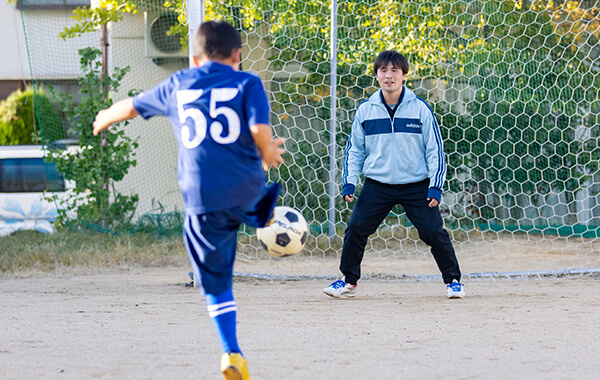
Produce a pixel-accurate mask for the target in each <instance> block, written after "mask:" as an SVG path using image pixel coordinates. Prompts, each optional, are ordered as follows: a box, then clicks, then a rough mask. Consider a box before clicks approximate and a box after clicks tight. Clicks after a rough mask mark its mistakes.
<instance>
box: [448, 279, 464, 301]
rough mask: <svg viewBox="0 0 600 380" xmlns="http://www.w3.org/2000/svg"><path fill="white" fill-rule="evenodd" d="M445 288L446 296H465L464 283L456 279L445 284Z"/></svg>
mask: <svg viewBox="0 0 600 380" xmlns="http://www.w3.org/2000/svg"><path fill="white" fill-rule="evenodd" d="M446 290H448V298H463V297H464V296H465V289H464V285H463V284H461V283H460V282H458V281H456V280H453V281H452V283H451V284H448V285H446Z"/></svg>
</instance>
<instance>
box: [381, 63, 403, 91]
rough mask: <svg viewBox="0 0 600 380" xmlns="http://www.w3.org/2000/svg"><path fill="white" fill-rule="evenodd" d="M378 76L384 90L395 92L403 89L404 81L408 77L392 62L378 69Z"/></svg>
mask: <svg viewBox="0 0 600 380" xmlns="http://www.w3.org/2000/svg"><path fill="white" fill-rule="evenodd" d="M376 78H377V82H379V85H380V86H381V90H382V91H385V92H389V93H394V92H397V91H400V90H401V89H402V83H404V80H405V79H406V74H404V73H403V72H402V69H400V68H399V67H394V65H393V64H392V63H391V62H390V63H388V65H387V66H386V67H380V68H379V69H378V70H377V75H376Z"/></svg>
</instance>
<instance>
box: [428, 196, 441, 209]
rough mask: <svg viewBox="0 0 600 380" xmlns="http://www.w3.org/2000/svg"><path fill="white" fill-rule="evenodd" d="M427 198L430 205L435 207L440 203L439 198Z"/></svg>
mask: <svg viewBox="0 0 600 380" xmlns="http://www.w3.org/2000/svg"><path fill="white" fill-rule="evenodd" d="M427 200H428V201H429V207H431V208H434V207H435V206H437V205H439V204H440V202H438V200H437V199H435V198H427Z"/></svg>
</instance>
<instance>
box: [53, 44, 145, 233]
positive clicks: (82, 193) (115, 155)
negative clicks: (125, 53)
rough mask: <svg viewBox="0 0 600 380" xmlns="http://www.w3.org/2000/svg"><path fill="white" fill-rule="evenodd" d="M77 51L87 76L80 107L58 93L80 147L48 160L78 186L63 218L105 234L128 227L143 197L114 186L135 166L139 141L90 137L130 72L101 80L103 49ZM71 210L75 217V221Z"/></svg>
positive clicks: (116, 133) (119, 134)
mask: <svg viewBox="0 0 600 380" xmlns="http://www.w3.org/2000/svg"><path fill="white" fill-rule="evenodd" d="M79 53H80V55H81V68H82V71H83V72H84V76H82V77H79V78H78V81H79V84H80V85H81V90H80V92H81V101H80V103H79V104H75V103H74V102H73V99H72V96H71V95H70V94H67V95H64V94H57V93H56V94H55V96H56V98H57V99H58V101H59V103H60V104H61V106H62V107H63V111H64V112H65V113H66V115H67V119H68V120H69V122H70V123H71V126H70V133H71V134H72V135H75V136H77V137H78V139H79V148H78V149H75V150H67V151H63V150H54V151H52V152H51V155H50V158H49V160H50V161H51V162H56V168H57V170H58V171H59V172H61V173H63V174H64V176H65V179H66V180H68V181H74V183H75V189H74V191H73V193H72V194H71V195H70V196H69V198H68V199H67V200H66V201H65V202H64V204H63V209H62V210H61V217H62V218H61V219H62V220H63V221H64V222H66V223H67V224H68V225H70V226H71V225H75V226H88V227H91V228H96V229H100V230H103V231H111V230H118V229H124V228H129V227H130V220H131V218H132V216H133V214H134V212H135V208H136V205H137V202H138V199H139V197H138V195H137V194H134V195H123V194H120V193H119V192H118V191H117V189H116V188H115V182H118V181H120V180H122V179H123V177H124V176H125V175H126V174H127V172H128V171H129V168H131V167H133V166H135V165H136V161H135V159H134V157H135V152H134V149H136V148H137V147H138V143H137V141H134V140H132V139H131V138H130V137H128V136H127V135H125V133H124V131H123V130H122V129H118V128H113V129H110V130H107V131H106V132H104V133H102V134H101V135H99V136H94V135H93V133H92V124H93V122H94V119H95V117H96V114H97V113H98V111H100V110H102V109H104V108H107V107H109V106H110V105H111V104H112V101H111V99H110V98H109V97H108V95H107V94H109V92H111V91H116V90H117V89H118V88H119V84H120V81H121V80H122V79H123V76H124V75H125V74H126V73H127V72H128V71H129V68H125V69H119V68H115V69H114V74H113V75H112V76H108V75H107V76H103V75H102V67H101V62H100V61H99V59H100V58H101V52H100V50H98V49H95V48H86V49H81V50H79ZM73 212H76V214H77V217H76V218H73V217H72V213H73Z"/></svg>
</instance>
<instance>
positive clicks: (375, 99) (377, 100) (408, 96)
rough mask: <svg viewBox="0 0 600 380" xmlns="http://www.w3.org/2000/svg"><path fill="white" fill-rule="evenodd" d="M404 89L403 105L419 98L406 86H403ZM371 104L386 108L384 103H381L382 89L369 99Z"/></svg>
mask: <svg viewBox="0 0 600 380" xmlns="http://www.w3.org/2000/svg"><path fill="white" fill-rule="evenodd" d="M402 87H403V88H404V97H403V99H402V103H406V102H409V101H411V100H414V99H416V98H417V96H416V95H415V93H414V92H413V91H412V90H410V89H409V88H407V87H406V86H404V85H402ZM369 103H372V104H379V105H381V106H384V107H385V104H383V102H382V101H381V89H379V90H377V91H375V93H374V94H373V95H371V96H370V97H369Z"/></svg>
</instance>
